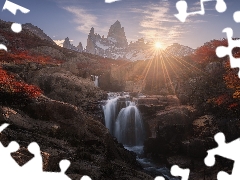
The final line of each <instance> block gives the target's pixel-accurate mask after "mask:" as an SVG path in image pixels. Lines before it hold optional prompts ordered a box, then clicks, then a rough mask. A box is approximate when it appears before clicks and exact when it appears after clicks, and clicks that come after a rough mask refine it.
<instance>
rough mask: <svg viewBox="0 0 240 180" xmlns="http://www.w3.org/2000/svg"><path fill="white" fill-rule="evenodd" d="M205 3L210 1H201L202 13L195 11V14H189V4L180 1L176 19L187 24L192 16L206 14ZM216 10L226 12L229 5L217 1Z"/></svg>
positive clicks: (182, 0) (177, 6) (222, 0)
mask: <svg viewBox="0 0 240 180" xmlns="http://www.w3.org/2000/svg"><path fill="white" fill-rule="evenodd" d="M205 1H209V0H200V4H201V10H200V11H195V12H189V13H188V12H187V9H188V5H187V2H186V1H184V0H180V1H178V2H177V3H176V8H177V10H178V14H175V17H176V18H178V20H179V21H181V22H185V21H186V18H187V17H188V16H190V15H196V14H200V15H204V14H205V9H204V4H203V3H204V2H205ZM215 9H216V10H217V11H218V12H219V13H222V12H225V11H226V9H227V5H226V3H225V2H224V0H217V3H216V6H215Z"/></svg>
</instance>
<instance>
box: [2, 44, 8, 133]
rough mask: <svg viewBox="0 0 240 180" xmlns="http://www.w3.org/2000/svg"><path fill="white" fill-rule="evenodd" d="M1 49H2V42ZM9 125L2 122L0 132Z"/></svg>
mask: <svg viewBox="0 0 240 180" xmlns="http://www.w3.org/2000/svg"><path fill="white" fill-rule="evenodd" d="M5 47H6V46H5ZM0 49H1V44H0ZM8 126H9V124H7V123H4V124H2V125H1V126H0V133H1V132H2V131H3V130H4V129H6V128H7V127H8Z"/></svg>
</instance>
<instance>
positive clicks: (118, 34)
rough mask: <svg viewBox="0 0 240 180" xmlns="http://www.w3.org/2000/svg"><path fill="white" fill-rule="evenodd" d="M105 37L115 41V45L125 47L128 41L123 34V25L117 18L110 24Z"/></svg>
mask: <svg viewBox="0 0 240 180" xmlns="http://www.w3.org/2000/svg"><path fill="white" fill-rule="evenodd" d="M107 39H109V40H110V41H113V42H115V43H116V47H122V48H124V47H127V45H128V42H127V38H126V36H125V32H124V27H122V26H121V23H120V22H119V21H118V20H117V21H116V22H115V23H114V24H113V25H111V27H110V29H109V32H108V36H107Z"/></svg>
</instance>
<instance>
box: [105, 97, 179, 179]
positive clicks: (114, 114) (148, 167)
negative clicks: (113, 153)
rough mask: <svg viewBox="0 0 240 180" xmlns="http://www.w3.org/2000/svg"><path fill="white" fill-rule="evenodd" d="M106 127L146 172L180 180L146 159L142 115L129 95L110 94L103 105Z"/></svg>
mask: <svg viewBox="0 0 240 180" xmlns="http://www.w3.org/2000/svg"><path fill="white" fill-rule="evenodd" d="M103 111H104V118H105V126H106V127H107V128H108V129H109V131H110V133H111V134H112V135H113V136H115V137H116V138H117V140H118V142H119V143H122V144H123V145H124V147H125V149H127V150H129V151H133V152H135V153H136V154H137V161H138V162H139V163H140V164H141V166H142V167H143V169H144V171H145V172H146V173H149V174H151V175H153V176H161V175H163V176H164V177H165V179H166V180H179V178H177V177H172V176H171V173H170V171H169V169H168V168H166V167H158V166H157V165H155V164H154V163H153V162H152V160H151V159H148V158H146V157H144V153H143V143H144V140H145V139H146V135H145V129H144V123H143V121H142V117H141V113H140V112H139V110H138V108H137V106H136V104H135V102H133V101H132V100H131V97H130V96H129V94H128V93H126V92H123V93H108V100H107V101H106V102H105V105H103Z"/></svg>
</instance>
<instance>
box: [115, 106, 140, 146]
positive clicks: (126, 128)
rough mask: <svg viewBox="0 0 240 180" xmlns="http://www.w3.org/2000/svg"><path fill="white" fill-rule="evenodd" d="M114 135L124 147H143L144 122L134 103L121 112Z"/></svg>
mask: <svg viewBox="0 0 240 180" xmlns="http://www.w3.org/2000/svg"><path fill="white" fill-rule="evenodd" d="M114 135H115V137H116V138H117V139H118V141H119V142H121V143H122V144H124V145H133V146H136V145H143V141H144V128H143V122H142V118H141V115H140V113H139V110H138V108H137V107H136V105H135V104H134V103H129V105H128V106H127V107H126V108H123V109H121V111H120V112H119V114H118V117H117V119H116V122H115V131H114Z"/></svg>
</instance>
